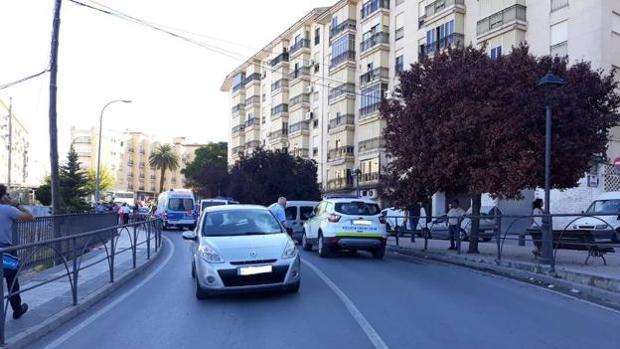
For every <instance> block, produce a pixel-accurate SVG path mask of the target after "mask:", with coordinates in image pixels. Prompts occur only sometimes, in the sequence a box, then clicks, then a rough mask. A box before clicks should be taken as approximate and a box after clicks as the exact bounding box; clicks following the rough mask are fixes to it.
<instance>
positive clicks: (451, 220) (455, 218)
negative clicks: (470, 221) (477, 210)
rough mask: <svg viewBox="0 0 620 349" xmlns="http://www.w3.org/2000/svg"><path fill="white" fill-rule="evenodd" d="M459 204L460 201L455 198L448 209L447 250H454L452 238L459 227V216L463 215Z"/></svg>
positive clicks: (453, 238) (463, 212)
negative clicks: (448, 237)
mask: <svg viewBox="0 0 620 349" xmlns="http://www.w3.org/2000/svg"><path fill="white" fill-rule="evenodd" d="M459 205H460V202H459V201H458V200H456V199H455V200H454V201H452V208H450V211H448V233H449V234H450V247H449V248H448V250H456V245H455V243H454V240H455V237H456V234H458V233H459V231H460V228H461V218H462V217H463V216H464V215H465V211H464V210H463V209H462V208H461V207H459Z"/></svg>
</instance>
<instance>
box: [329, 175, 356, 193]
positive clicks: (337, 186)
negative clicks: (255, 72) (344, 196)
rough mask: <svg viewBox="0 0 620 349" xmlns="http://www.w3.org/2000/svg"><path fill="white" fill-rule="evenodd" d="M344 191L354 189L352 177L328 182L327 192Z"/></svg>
mask: <svg viewBox="0 0 620 349" xmlns="http://www.w3.org/2000/svg"><path fill="white" fill-rule="evenodd" d="M343 189H353V179H352V178H351V177H346V178H334V179H330V180H328V181H327V190H343Z"/></svg>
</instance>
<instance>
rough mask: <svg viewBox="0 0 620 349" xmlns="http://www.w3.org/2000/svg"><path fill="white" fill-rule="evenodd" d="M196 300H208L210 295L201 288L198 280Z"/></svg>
mask: <svg viewBox="0 0 620 349" xmlns="http://www.w3.org/2000/svg"><path fill="white" fill-rule="evenodd" d="M195 287H196V298H198V299H201V300H202V299H207V298H209V294H208V293H207V292H206V291H205V290H204V289H203V288H202V287H200V283H199V282H198V278H196V286H195Z"/></svg>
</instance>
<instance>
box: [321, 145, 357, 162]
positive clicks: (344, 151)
mask: <svg viewBox="0 0 620 349" xmlns="http://www.w3.org/2000/svg"><path fill="white" fill-rule="evenodd" d="M354 150H355V147H354V146H352V145H347V146H344V147H340V148H334V149H330V150H329V151H328V152H327V161H336V160H343V159H347V158H350V159H353V153H354Z"/></svg>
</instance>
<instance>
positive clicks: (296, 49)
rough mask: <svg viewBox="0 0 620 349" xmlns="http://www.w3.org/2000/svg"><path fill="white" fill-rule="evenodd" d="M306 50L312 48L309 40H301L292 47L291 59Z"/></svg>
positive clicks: (290, 49)
mask: <svg viewBox="0 0 620 349" xmlns="http://www.w3.org/2000/svg"><path fill="white" fill-rule="evenodd" d="M304 48H310V40H309V39H301V40H299V41H297V42H296V43H294V44H293V45H291V47H290V48H289V52H290V56H291V57H294V56H296V53H298V52H302V49H304Z"/></svg>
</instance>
